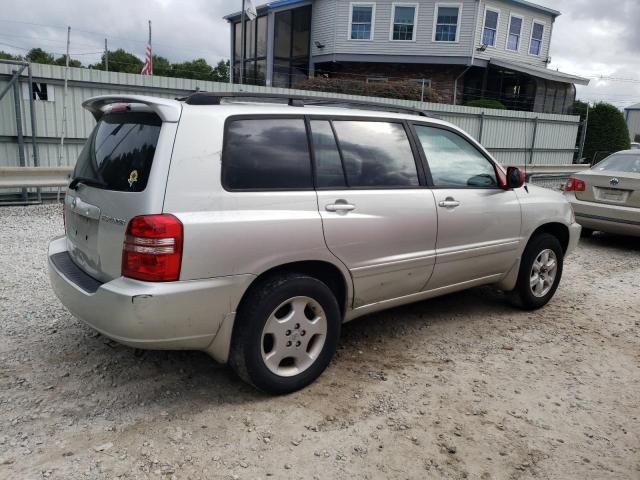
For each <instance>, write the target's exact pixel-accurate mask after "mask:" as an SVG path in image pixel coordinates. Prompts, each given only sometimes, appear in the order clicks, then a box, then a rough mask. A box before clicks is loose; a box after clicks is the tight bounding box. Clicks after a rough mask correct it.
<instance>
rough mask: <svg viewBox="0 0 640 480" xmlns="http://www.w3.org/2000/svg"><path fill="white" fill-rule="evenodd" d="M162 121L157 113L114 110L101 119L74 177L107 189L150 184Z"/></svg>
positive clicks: (132, 188)
mask: <svg viewBox="0 0 640 480" xmlns="http://www.w3.org/2000/svg"><path fill="white" fill-rule="evenodd" d="M161 125H162V121H161V120H160V118H159V117H158V116H157V115H156V114H154V113H146V112H144V113H140V112H138V113H131V112H128V113H112V114H109V115H105V116H104V117H102V118H101V119H100V121H99V122H98V124H97V125H96V127H95V128H94V130H93V132H92V133H91V136H90V137H89V139H88V140H87V142H86V143H85V145H84V148H83V149H82V152H81V153H80V156H79V157H78V161H77V163H76V168H75V170H74V172H73V177H74V178H82V179H85V180H86V183H87V184H91V186H93V187H96V188H103V189H106V190H117V191H122V192H141V191H143V190H144V189H145V188H146V186H147V181H148V179H149V174H150V172H151V165H152V163H153V156H154V154H155V152H156V145H157V143H158V136H159V135H160V127H161Z"/></svg>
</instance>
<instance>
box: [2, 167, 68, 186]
mask: <svg viewBox="0 0 640 480" xmlns="http://www.w3.org/2000/svg"><path fill="white" fill-rule="evenodd" d="M72 172H73V167H0V188H42V187H66V186H67V185H68V184H69V180H70V179H71V174H72Z"/></svg>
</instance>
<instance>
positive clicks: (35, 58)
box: [25, 48, 55, 65]
mask: <svg viewBox="0 0 640 480" xmlns="http://www.w3.org/2000/svg"><path fill="white" fill-rule="evenodd" d="M25 58H26V59H27V61H29V62H32V63H44V64H46V65H53V64H54V63H55V60H54V58H53V55H51V54H50V53H47V52H45V51H44V50H43V49H41V48H32V49H31V50H29V53H27V55H26V56H25Z"/></svg>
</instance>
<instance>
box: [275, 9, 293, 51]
mask: <svg viewBox="0 0 640 480" xmlns="http://www.w3.org/2000/svg"><path fill="white" fill-rule="evenodd" d="M275 44H276V46H275V56H276V57H290V56H291V11H290V10H289V11H287V12H282V13H278V14H277V15H276V39H275Z"/></svg>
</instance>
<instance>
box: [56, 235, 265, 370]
mask: <svg viewBox="0 0 640 480" xmlns="http://www.w3.org/2000/svg"><path fill="white" fill-rule="evenodd" d="M66 250H67V247H66V240H65V238H64V237H59V238H56V239H54V240H52V241H51V243H50V244H49V255H48V256H49V262H48V264H49V278H50V280H51V285H52V287H53V290H54V291H55V293H56V295H57V296H58V298H59V299H60V301H61V302H62V303H63V305H64V306H65V307H67V308H68V309H69V311H70V312H71V313H72V314H73V315H74V316H76V317H77V318H79V319H81V320H83V321H84V322H85V323H87V324H88V325H89V326H91V327H92V328H94V329H95V330H97V331H99V332H100V333H102V334H104V335H105V336H107V337H109V338H112V339H113V340H115V341H117V342H119V343H123V344H125V345H129V346H131V347H135V348H144V349H167V350H206V351H208V352H209V353H210V354H211V355H212V356H213V357H214V358H216V359H217V360H219V361H226V357H227V353H228V343H229V341H230V332H231V328H230V326H232V325H233V320H234V318H235V310H236V307H237V305H238V303H239V301H240V298H241V297H242V294H243V293H244V292H245V290H246V288H247V287H248V285H249V284H250V283H251V281H252V280H253V278H254V276H253V275H235V276H229V277H220V278H212V279H207V280H191V281H180V282H166V283H153V282H141V281H137V280H132V279H130V278H124V277H119V278H116V279H114V280H112V281H110V282H107V283H103V284H99V285H98V286H96V288H95V289H93V288H87V285H86V283H83V282H79V281H78V275H77V273H78V272H74V271H73V270H72V269H73V268H74V266H68V267H61V265H63V264H62V263H61V262H60V261H56V262H54V261H52V257H53V256H54V255H56V254H60V253H64V252H66ZM58 258H60V256H58ZM63 268H64V269H63ZM75 268H77V267H75ZM83 287H84V288H83ZM91 290H94V291H93V292H91ZM223 327H224V328H223ZM220 332H222V333H220ZM219 335H226V336H229V338H228V339H226V338H225V339H221V338H217V337H219Z"/></svg>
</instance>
